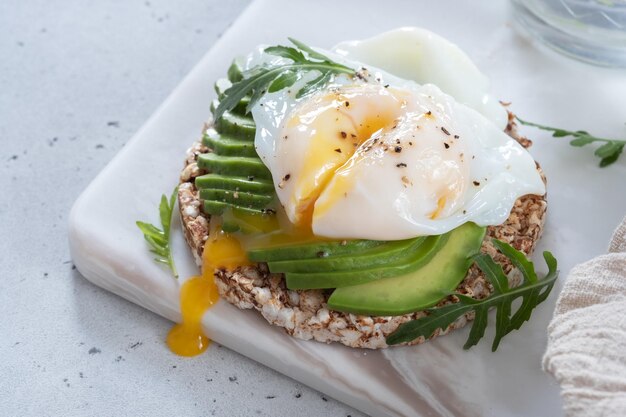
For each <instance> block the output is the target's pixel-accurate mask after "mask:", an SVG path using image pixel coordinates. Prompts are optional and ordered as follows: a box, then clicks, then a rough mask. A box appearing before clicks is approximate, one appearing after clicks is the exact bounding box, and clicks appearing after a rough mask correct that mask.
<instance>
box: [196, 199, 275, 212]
mask: <svg viewBox="0 0 626 417" xmlns="http://www.w3.org/2000/svg"><path fill="white" fill-rule="evenodd" d="M202 208H203V210H204V212H205V213H207V214H210V215H211V216H220V215H222V214H223V213H224V212H225V211H226V210H230V209H233V210H235V209H236V210H238V211H240V212H242V213H246V214H249V215H260V214H266V213H267V209H254V208H250V207H246V206H240V205H236V204H232V203H225V202H223V201H214V200H202Z"/></svg>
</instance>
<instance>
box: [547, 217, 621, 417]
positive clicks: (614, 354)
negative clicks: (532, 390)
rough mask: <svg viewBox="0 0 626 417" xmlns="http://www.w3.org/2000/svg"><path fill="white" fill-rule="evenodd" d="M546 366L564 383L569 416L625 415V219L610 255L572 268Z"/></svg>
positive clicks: (550, 335) (556, 313) (551, 332)
mask: <svg viewBox="0 0 626 417" xmlns="http://www.w3.org/2000/svg"><path fill="white" fill-rule="evenodd" d="M543 368H544V370H546V371H548V372H550V373H551V374H552V375H554V377H555V378H556V379H557V380H558V381H559V383H560V384H561V393H562V396H563V402H564V407H565V413H566V415H567V416H568V417H574V416H575V417H580V416H598V417H600V416H603V417H613V416H619V417H623V416H626V218H625V219H624V220H623V221H622V224H621V225H620V226H619V227H618V228H617V230H616V231H615V234H614V235H613V239H612V241H611V244H610V246H609V253H608V254H606V255H602V256H598V257H597V258H595V259H592V260H590V261H588V262H585V263H583V264H580V265H577V266H576V267H574V268H573V269H572V271H571V272H570V275H569V277H568V278H567V281H566V282H565V285H564V287H563V290H562V291H561V294H560V295H559V299H558V301H557V304H556V309H555V311H554V317H553V318H552V321H551V323H550V325H549V326H548V348H547V350H546V353H545V355H544V357H543Z"/></svg>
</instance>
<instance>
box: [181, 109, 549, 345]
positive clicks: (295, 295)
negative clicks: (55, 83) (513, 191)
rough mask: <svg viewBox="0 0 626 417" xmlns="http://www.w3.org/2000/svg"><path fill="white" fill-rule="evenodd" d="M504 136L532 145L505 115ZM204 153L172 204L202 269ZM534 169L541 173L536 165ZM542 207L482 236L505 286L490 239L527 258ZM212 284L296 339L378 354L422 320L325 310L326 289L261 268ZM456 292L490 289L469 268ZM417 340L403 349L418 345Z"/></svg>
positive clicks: (513, 280)
mask: <svg viewBox="0 0 626 417" xmlns="http://www.w3.org/2000/svg"><path fill="white" fill-rule="evenodd" d="M506 133H507V134H508V135H510V136H511V137H512V138H514V139H515V140H517V141H518V142H519V143H520V144H521V145H522V146H524V147H525V148H528V147H529V146H530V145H531V144H532V143H531V141H530V140H528V139H526V138H525V137H522V136H520V135H519V134H518V132H517V126H516V124H515V117H514V115H513V114H512V113H510V112H509V123H508V125H507V128H506ZM206 152H210V149H208V148H207V147H205V146H204V145H202V144H201V143H200V142H196V143H195V144H194V145H193V146H192V147H191V148H190V149H189V150H188V152H187V158H186V161H185V168H184V169H183V171H182V173H181V177H180V181H181V183H180V186H179V190H178V203H179V209H180V215H181V220H182V224H183V230H184V233H185V239H186V240H187V243H188V244H189V246H190V247H191V249H192V251H193V254H194V257H195V259H196V263H197V264H198V265H199V266H200V265H201V264H202V250H203V248H204V242H205V241H206V240H207V239H208V237H209V216H208V215H206V214H204V213H203V212H202V210H201V206H202V202H201V201H200V199H199V197H198V190H197V189H196V187H195V186H194V178H195V177H197V176H199V175H202V174H204V173H205V172H204V171H202V170H200V169H199V168H198V166H197V164H196V161H197V158H198V155H199V154H201V153H206ZM537 170H538V171H539V172H540V173H541V175H542V178H544V181H545V177H544V176H543V173H542V171H541V168H540V167H539V165H538V164H537ZM546 208H547V201H546V196H545V195H544V196H536V195H526V196H523V197H521V198H520V199H518V200H517V201H516V202H515V205H514V207H513V209H512V210H511V215H510V216H509V218H508V219H507V220H506V221H505V222H504V223H503V224H501V225H499V226H490V227H488V228H487V236H486V237H485V240H484V241H483V245H482V248H481V250H482V251H483V252H485V253H488V254H490V255H491V256H493V257H494V259H495V261H496V262H498V263H499V264H500V265H502V268H503V269H504V271H505V273H507V275H508V277H509V285H510V286H515V285H518V284H519V282H520V278H521V277H520V275H519V273H518V271H517V270H516V269H515V268H514V267H513V265H511V263H510V262H509V260H508V259H507V258H506V257H505V256H503V255H502V254H500V253H499V252H497V250H496V249H495V248H494V246H493V244H492V243H491V239H490V238H497V239H500V240H502V241H504V242H507V243H509V244H511V245H512V246H513V247H515V248H516V249H518V250H521V251H522V252H524V253H526V254H527V255H531V254H532V252H533V250H534V248H535V244H536V243H537V241H538V240H539V238H540V236H541V233H542V231H543V225H544V221H545V214H546ZM215 282H216V284H217V287H218V289H219V292H220V295H221V297H222V298H223V299H225V300H226V301H228V302H229V303H231V304H234V305H235V306H237V307H239V308H241V309H255V310H257V311H259V312H260V313H261V315H262V316H263V317H265V319H266V320H267V321H268V322H270V323H271V324H273V325H276V326H280V327H282V328H284V329H285V331H286V332H287V333H288V334H290V335H292V336H294V337H297V338H300V339H305V340H310V339H314V340H316V341H319V342H326V343H331V342H339V343H342V344H344V345H346V346H350V347H358V348H369V349H378V348H385V347H387V344H386V342H385V338H386V336H387V335H389V334H390V333H392V332H393V331H395V330H396V329H397V328H398V326H399V325H400V324H402V323H404V322H407V321H410V320H413V319H416V318H420V317H422V316H424V315H425V313H424V312H422V311H419V312H415V313H410V314H405V315H402V316H373V317H371V316H363V315H356V314H350V313H343V312H340V311H333V310H329V309H328V308H327V306H326V302H327V300H328V297H329V296H330V293H331V291H330V290H288V289H287V288H286V287H285V280H284V277H283V275H282V274H271V273H270V272H269V270H268V268H267V265H265V264H257V265H255V266H247V267H240V268H237V269H236V270H235V271H227V270H218V271H216V272H215ZM456 290H457V292H459V293H462V294H466V295H469V296H471V297H474V298H477V299H480V298H484V297H487V296H488V295H489V294H490V292H491V285H490V284H489V282H488V281H487V280H486V278H485V277H484V275H483V273H482V272H481V271H480V269H478V267H476V265H473V266H472V267H471V268H470V269H469V271H468V273H467V275H466V276H465V278H464V279H463V281H462V282H461V283H460V284H459V286H458V287H457V289H456ZM450 302H454V297H448V298H446V299H444V300H442V301H441V302H440V303H439V304H438V305H444V304H448V303H450ZM472 319H473V313H467V314H466V315H464V316H462V317H460V318H459V319H458V320H457V321H455V322H454V323H453V324H452V325H450V326H449V327H448V328H447V329H445V330H443V331H438V332H436V333H435V334H434V335H433V337H436V336H441V335H444V334H446V333H447V332H449V331H450V330H454V329H458V328H460V327H463V326H464V325H465V324H466V323H467V322H468V321H469V320H472ZM424 341H425V339H424V338H423V337H420V338H418V339H416V340H414V341H412V342H411V343H409V344H419V343H423V342H424Z"/></svg>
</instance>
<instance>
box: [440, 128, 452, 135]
mask: <svg viewBox="0 0 626 417" xmlns="http://www.w3.org/2000/svg"><path fill="white" fill-rule="evenodd" d="M441 131H442V132H443V133H445V134H446V135H448V136H450V132H448V129H446V128H445V127H443V126H441Z"/></svg>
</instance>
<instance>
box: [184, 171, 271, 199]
mask: <svg viewBox="0 0 626 417" xmlns="http://www.w3.org/2000/svg"><path fill="white" fill-rule="evenodd" d="M195 184H196V187H197V188H199V189H202V188H219V189H222V190H231V191H246V192H249V193H259V194H265V195H272V194H273V193H274V183H272V182H271V181H269V180H260V179H259V180H255V179H248V178H243V177H231V176H227V175H220V174H213V173H211V174H204V175H201V176H199V177H196V182H195Z"/></svg>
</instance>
